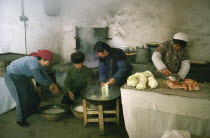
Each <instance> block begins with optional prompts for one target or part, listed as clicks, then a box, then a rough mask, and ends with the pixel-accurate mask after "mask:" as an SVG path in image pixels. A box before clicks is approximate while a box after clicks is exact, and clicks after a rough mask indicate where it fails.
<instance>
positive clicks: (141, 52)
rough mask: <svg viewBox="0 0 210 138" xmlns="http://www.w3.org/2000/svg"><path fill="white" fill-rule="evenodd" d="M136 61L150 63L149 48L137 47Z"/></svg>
mask: <svg viewBox="0 0 210 138" xmlns="http://www.w3.org/2000/svg"><path fill="white" fill-rule="evenodd" d="M136 63H139V64H148V63H149V49H148V48H144V47H142V48H140V47H138V46H137V47H136Z"/></svg>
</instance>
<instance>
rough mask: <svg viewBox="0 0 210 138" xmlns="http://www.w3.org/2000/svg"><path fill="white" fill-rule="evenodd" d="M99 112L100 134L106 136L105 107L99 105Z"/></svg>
mask: <svg viewBox="0 0 210 138" xmlns="http://www.w3.org/2000/svg"><path fill="white" fill-rule="evenodd" d="M98 111H99V114H98V116H99V130H100V134H101V135H104V116H103V106H102V105H98Z"/></svg>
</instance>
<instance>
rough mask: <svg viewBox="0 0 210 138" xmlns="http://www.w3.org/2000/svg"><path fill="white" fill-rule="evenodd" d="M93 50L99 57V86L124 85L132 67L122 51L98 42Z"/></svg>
mask: <svg viewBox="0 0 210 138" xmlns="http://www.w3.org/2000/svg"><path fill="white" fill-rule="evenodd" d="M94 50H95V52H96V53H97V55H98V56H99V81H100V83H101V86H103V85H104V84H105V83H106V82H108V84H109V85H115V86H117V87H120V86H122V85H123V84H125V83H126V81H127V78H128V77H129V76H130V75H131V74H132V65H131V64H130V63H129V62H128V60H127V57H126V54H125V53H124V51H123V50H122V49H118V48H111V47H110V46H109V45H108V44H107V43H105V42H102V41H99V42H97V43H96V44H95V46H94Z"/></svg>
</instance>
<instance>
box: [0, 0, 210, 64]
mask: <svg viewBox="0 0 210 138" xmlns="http://www.w3.org/2000/svg"><path fill="white" fill-rule="evenodd" d="M48 1H50V0H48ZM52 1H53V0H52ZM60 2H62V5H63V7H62V11H61V13H60V15H59V16H56V17H51V16H47V15H46V13H45V12H44V9H43V0H36V1H33V0H27V1H26V0H25V14H26V16H27V17H28V18H29V20H28V21H27V24H28V27H27V47H28V53H30V52H33V51H36V50H38V49H43V48H46V49H50V50H52V51H53V52H56V53H58V54H60V55H61V56H62V58H63V61H64V62H67V61H69V59H70V54H71V53H73V52H74V51H75V47H76V46H75V39H74V37H75V26H79V27H106V26H108V27H109V28H110V29H109V37H110V38H112V39H111V40H108V41H107V42H108V43H109V44H110V45H111V46H114V47H118V46H129V47H134V48H135V47H136V46H142V45H145V43H146V42H163V41H165V40H171V39H172V37H173V35H174V33H176V32H179V31H183V32H186V33H187V34H188V35H189V38H190V41H189V47H188V48H189V51H190V56H191V59H196V60H204V61H208V62H210V55H209V52H208V49H209V48H210V39H209V38H210V32H209V28H210V24H209V23H210V14H209V13H210V1H209V0H199V1H198V0H185V1H183V0H129V1H128V0H106V1H101V0H79V1H78V0H60ZM0 9H3V10H1V11H2V12H0V17H1V19H3V20H2V21H1V22H0V52H1V53H4V52H18V53H24V51H25V49H24V26H23V22H20V21H19V16H20V15H21V9H20V0H19V1H15V2H14V1H13V0H0ZM8 9H9V10H8ZM87 35H88V34H87Z"/></svg>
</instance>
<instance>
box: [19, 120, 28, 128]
mask: <svg viewBox="0 0 210 138" xmlns="http://www.w3.org/2000/svg"><path fill="white" fill-rule="evenodd" d="M16 123H17V124H18V125H19V126H21V127H29V126H30V124H29V123H28V122H26V120H24V119H23V120H22V121H20V122H18V121H16Z"/></svg>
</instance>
